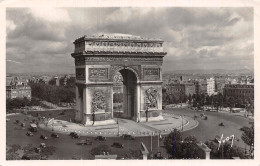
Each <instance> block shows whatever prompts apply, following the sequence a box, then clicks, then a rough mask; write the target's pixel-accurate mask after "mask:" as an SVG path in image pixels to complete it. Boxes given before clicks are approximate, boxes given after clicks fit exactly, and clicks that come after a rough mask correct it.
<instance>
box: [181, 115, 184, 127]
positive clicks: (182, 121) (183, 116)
mask: <svg viewBox="0 0 260 166" xmlns="http://www.w3.org/2000/svg"><path fill="white" fill-rule="evenodd" d="M183 117H184V115H182V118H181V130H182V131H183Z"/></svg>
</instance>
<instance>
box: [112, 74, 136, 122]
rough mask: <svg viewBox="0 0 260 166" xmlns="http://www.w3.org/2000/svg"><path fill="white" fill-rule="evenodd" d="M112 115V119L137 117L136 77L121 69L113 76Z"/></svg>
mask: <svg viewBox="0 0 260 166" xmlns="http://www.w3.org/2000/svg"><path fill="white" fill-rule="evenodd" d="M113 114H114V118H126V119H133V120H134V118H135V117H137V77H136V74H135V73H134V72H133V71H131V70H129V69H121V70H119V71H118V72H117V73H116V74H115V76H114V87H113Z"/></svg>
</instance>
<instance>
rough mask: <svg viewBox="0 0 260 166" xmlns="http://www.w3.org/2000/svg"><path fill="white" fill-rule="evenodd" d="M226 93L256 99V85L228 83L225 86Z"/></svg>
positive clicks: (228, 95) (235, 96)
mask: <svg viewBox="0 0 260 166" xmlns="http://www.w3.org/2000/svg"><path fill="white" fill-rule="evenodd" d="M224 95H225V96H226V97H234V98H238V99H245V98H247V99H248V98H251V99H254V85H244V84H227V85H225V87H224Z"/></svg>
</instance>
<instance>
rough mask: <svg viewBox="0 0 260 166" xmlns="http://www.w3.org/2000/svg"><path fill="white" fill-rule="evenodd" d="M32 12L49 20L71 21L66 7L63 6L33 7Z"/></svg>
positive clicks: (37, 16)
mask: <svg viewBox="0 0 260 166" xmlns="http://www.w3.org/2000/svg"><path fill="white" fill-rule="evenodd" d="M30 12H31V13H32V15H33V16H34V17H36V18H39V19H43V20H45V21H49V22H54V23H56V22H70V17H69V14H68V12H67V11H66V9H62V8H46V7H39V8H31V9H30Z"/></svg>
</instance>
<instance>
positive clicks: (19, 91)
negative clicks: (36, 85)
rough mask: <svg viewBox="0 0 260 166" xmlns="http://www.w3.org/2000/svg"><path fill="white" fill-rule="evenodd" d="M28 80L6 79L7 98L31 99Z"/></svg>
mask: <svg viewBox="0 0 260 166" xmlns="http://www.w3.org/2000/svg"><path fill="white" fill-rule="evenodd" d="M27 83H28V81H27V80H23V79H20V78H19V77H7V78H6V98H7V99H13V98H24V97H26V98H27V99H31V87H30V86H29V85H28V84H27Z"/></svg>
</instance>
